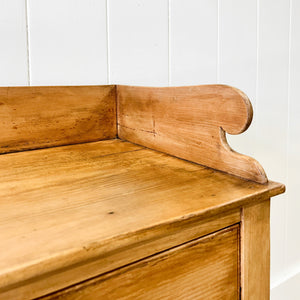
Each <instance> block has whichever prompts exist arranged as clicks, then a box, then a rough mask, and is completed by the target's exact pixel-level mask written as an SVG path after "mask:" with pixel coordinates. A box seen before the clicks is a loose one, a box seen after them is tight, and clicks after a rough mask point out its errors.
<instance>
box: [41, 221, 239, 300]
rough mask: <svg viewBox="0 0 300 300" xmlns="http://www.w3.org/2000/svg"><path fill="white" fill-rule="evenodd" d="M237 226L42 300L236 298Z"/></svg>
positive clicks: (237, 292)
mask: <svg viewBox="0 0 300 300" xmlns="http://www.w3.org/2000/svg"><path fill="white" fill-rule="evenodd" d="M238 298H239V226H237V225H235V226H231V227H229V228H226V229H224V230H221V231H218V232H216V233H213V234H210V235H207V236H205V237H202V238H199V239H197V240H193V241H190V242H188V243H185V244H182V245H180V246H177V247H174V248H172V249H170V250H167V251H164V252H162V253H160V254H157V255H154V256H152V257H149V258H146V259H143V260H141V261H139V262H136V263H133V264H131V265H129V266H126V267H123V268H120V269H118V270H115V271H112V272H109V273H107V274H105V275H102V276H99V277H97V278H94V279H91V280H88V281H86V282H83V283H81V284H78V285H76V286H73V287H70V288H67V289H64V290H62V291H60V292H57V293H54V294H52V295H48V296H47V297H45V298H44V299H149V300H150V299H151V300H154V299H238Z"/></svg>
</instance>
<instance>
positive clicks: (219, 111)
mask: <svg viewBox="0 0 300 300" xmlns="http://www.w3.org/2000/svg"><path fill="white" fill-rule="evenodd" d="M251 120H252V107H251V104H250V102H249V100H248V98H247V96H245V94H243V93H242V92H241V91H239V90H237V89H235V88H232V87H229V86H225V85H203V86H190V87H166V88H150V87H133V86H115V85H110V86H70V87H1V88H0V153H1V155H0V166H1V168H0V178H1V180H0V245H1V251H0V299H31V298H42V299H151V300H153V299H254V300H257V299H260V300H263V299H269V269H270V263H269V251H270V250H269V235H270V234H269V221H270V220H269V213H270V198H271V197H272V196H275V195H277V194H280V193H283V192H284V190H285V187H284V185H282V184H280V183H276V182H272V181H268V179H267V177H266V175H265V172H264V170H263V168H262V167H261V166H260V164H259V163H258V162H257V161H256V160H254V159H253V158H250V157H248V156H245V155H242V154H239V153H237V152H234V151H233V150H232V149H231V148H230V147H229V145H228V143H227V141H226V132H227V133H229V134H239V133H242V132H243V131H245V130H246V129H247V128H248V126H249V125H250V123H251Z"/></svg>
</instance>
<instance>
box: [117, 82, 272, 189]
mask: <svg viewBox="0 0 300 300" xmlns="http://www.w3.org/2000/svg"><path fill="white" fill-rule="evenodd" d="M117 105H118V107H117V122H118V136H119V137H120V138H121V139H124V140H128V141H130V142H133V143H136V144H140V145H143V146H146V147H148V148H152V149H155V150H158V151H162V152H165V153H168V154H171V155H173V156H176V157H179V158H182V159H186V160H188V161H192V162H195V163H198V164H201V165H205V166H208V167H210V168H213V169H217V170H220V171H224V172H226V173H229V174H232V175H236V176H239V177H242V178H245V179H248V180H252V181H255V182H259V183H266V182H267V181H268V179H267V177H266V174H265V172H264V170H263V168H262V167H261V165H260V164H259V163H258V162H257V161H256V160H255V159H253V158H251V157H248V156H245V155H242V154H239V153H237V152H235V151H233V150H232V149H231V148H230V146H229V145H228V143H227V140H226V132H227V133H229V134H239V133H242V132H244V131H245V130H246V129H247V128H248V127H249V125H250V123H251V121H252V115H253V112H252V106H251V103H250V101H249V99H248V97H247V96H246V95H245V94H244V93H242V92H241V91H239V90H238V89H235V88H233V87H230V86H225V85H202V86H189V87H164V88H152V87H134V86H117Z"/></svg>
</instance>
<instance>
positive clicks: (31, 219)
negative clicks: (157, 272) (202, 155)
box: [0, 140, 284, 299]
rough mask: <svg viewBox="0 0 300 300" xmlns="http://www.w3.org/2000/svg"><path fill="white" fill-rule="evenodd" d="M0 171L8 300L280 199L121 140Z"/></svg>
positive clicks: (28, 158) (2, 274) (22, 158)
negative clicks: (251, 205)
mask: <svg viewBox="0 0 300 300" xmlns="http://www.w3.org/2000/svg"><path fill="white" fill-rule="evenodd" d="M0 164H1V166H2V167H1V169H0V177H1V183H0V231H1V234H0V244H1V245H5V249H4V250H3V251H0V293H2V294H1V296H3V297H4V296H5V297H6V298H14V299H17V295H18V292H20V293H21V292H22V293H21V294H19V295H30V297H31V298H32V297H36V296H38V295H37V293H38V292H41V291H42V292H51V291H53V290H51V289H52V288H53V289H54V290H55V289H56V290H57V289H58V288H62V287H65V286H66V285H69V284H74V283H75V282H78V281H79V280H84V279H86V278H87V277H88V276H95V275H98V274H100V273H101V272H107V271H109V270H111V268H115V267H120V265H117V264H116V262H117V263H120V264H121V265H124V264H126V263H129V262H132V261H134V260H135V259H139V258H142V257H145V255H151V254H153V253H154V252H157V251H162V250H165V249H166V248H165V247H172V246H175V245H176V243H178V242H185V241H187V240H185V238H186V239H190V238H195V237H197V236H195V234H199V235H202V234H207V233H208V232H210V231H209V230H218V229H220V228H222V227H225V226H228V225H232V224H234V223H236V222H239V213H237V212H236V211H235V212H234V211H233V210H235V209H239V208H240V207H241V206H242V205H245V204H247V203H253V202H256V201H261V200H263V199H266V198H269V197H271V196H274V195H276V194H279V193H282V192H283V191H284V186H283V185H281V184H277V183H273V182H269V183H268V184H266V185H261V184H257V183H254V182H251V181H245V180H242V179H240V178H237V177H234V176H230V175H227V174H225V173H222V172H217V171H214V170H211V169H208V168H205V167H203V166H200V165H197V164H193V163H190V162H187V161H184V160H181V159H177V158H174V157H172V156H169V155H166V154H163V153H159V152H156V151H153V150H149V149H143V148H142V147H140V146H137V145H134V144H131V143H128V142H122V141H120V140H111V141H101V142H95V143H87V144H80V145H73V146H64V147H56V148H51V149H42V150H35V151H26V152H21V153H11V154H6V155H2V156H0ZM230 212H232V213H230ZM221 213H222V216H220V214H221ZM206 222H207V223H206ZM181 230H182V232H181V233H180V234H179V235H178V232H180V231H181ZM155 240H156V241H157V242H155ZM148 246H149V247H148ZM7 249H9V251H8V250H7ZM36 249H38V251H36ZM132 249H135V250H134V251H133V250H132ZM137 249H139V250H137ZM145 249H147V250H146V251H145ZM122 251H123V254H124V255H123V256H122ZM149 251H150V252H149ZM151 251H152V253H151ZM118 253H119V255H120V256H118V255H117V254H118ZM122 257H123V258H122ZM92 269H94V272H96V274H95V273H92V272H91V270H92ZM66 274H67V275H66ZM49 278H51V280H49ZM58 278H59V279H60V280H58ZM33 282H37V283H36V285H35V286H34V285H33ZM49 282H53V283H54V284H53V286H51V285H50V284H49ZM33 286H34V287H35V288H33ZM26 293H27V294H26ZM30 297H29V296H28V298H30Z"/></svg>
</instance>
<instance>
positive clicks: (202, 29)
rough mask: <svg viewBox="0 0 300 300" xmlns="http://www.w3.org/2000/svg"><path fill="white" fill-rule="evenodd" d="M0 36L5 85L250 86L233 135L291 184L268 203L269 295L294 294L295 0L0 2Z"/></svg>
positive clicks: (298, 83) (299, 39)
mask: <svg viewBox="0 0 300 300" xmlns="http://www.w3.org/2000/svg"><path fill="white" fill-rule="evenodd" d="M0 41H1V47H0V85H1V86H16V85H79V84H107V83H119V84H133V85H134V84H135V85H152V86H167V85H173V86H174V85H192V84H203V83H217V82H219V83H226V84H230V85H233V86H236V87H238V88H240V89H242V90H243V91H244V92H246V93H247V94H248V96H249V97H250V99H251V100H252V103H253V106H254V113H255V115H254V120H253V124H252V126H251V128H250V129H249V130H248V131H247V132H246V133H245V134H243V135H241V136H232V137H229V141H230V143H231V145H232V146H233V148H234V149H236V150H238V151H240V152H242V153H245V154H249V155H252V156H254V157H255V158H257V159H258V160H259V161H260V162H261V164H262V165H263V166H264V167H265V169H266V172H267V174H268V176H269V178H272V179H274V180H278V181H282V182H284V183H285V184H286V185H287V193H286V194H285V195H283V196H280V197H276V198H274V199H273V202H272V208H271V242H272V245H271V246H272V247H271V286H272V287H273V290H272V298H273V299H281V298H282V295H284V297H285V298H284V299H297V298H293V296H292V293H295V292H296V291H298V293H299V294H300V234H299V233H298V230H299V228H300V218H299V217H298V216H299V213H300V199H299V198H300V197H299V193H297V192H298V191H297V184H298V170H300V160H299V153H300V101H299V100H298V98H299V97H300V0H273V1H272V0H0ZM297 289H298V290H297ZM289 293H291V294H290V295H289ZM294 297H296V296H294Z"/></svg>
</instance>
